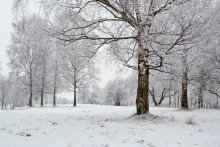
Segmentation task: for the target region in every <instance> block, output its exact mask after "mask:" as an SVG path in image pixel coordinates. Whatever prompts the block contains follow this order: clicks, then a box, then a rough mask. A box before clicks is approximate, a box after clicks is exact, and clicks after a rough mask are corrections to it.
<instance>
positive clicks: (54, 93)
mask: <svg viewBox="0 0 220 147" xmlns="http://www.w3.org/2000/svg"><path fill="white" fill-rule="evenodd" d="M57 66H58V65H57V61H56V64H55V73H54V87H53V106H56V93H57Z"/></svg>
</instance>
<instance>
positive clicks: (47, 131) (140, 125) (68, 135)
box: [0, 105, 220, 147]
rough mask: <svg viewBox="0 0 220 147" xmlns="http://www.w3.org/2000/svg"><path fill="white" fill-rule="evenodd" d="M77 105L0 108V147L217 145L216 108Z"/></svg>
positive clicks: (218, 123) (219, 122)
mask: <svg viewBox="0 0 220 147" xmlns="http://www.w3.org/2000/svg"><path fill="white" fill-rule="evenodd" d="M150 112H151V114H152V115H146V116H136V115H134V114H135V107H115V106H101V105H79V106H77V107H76V108H72V107H70V106H59V107H55V108H53V107H49V106H48V107H43V108H41V107H35V108H25V109H17V110H7V111H0V147H124V146H126V147H220V111H218V110H203V109H202V110H192V111H180V110H177V109H172V108H157V107H151V108H150Z"/></svg>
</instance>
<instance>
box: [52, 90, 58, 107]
mask: <svg viewBox="0 0 220 147" xmlns="http://www.w3.org/2000/svg"><path fill="white" fill-rule="evenodd" d="M56 89H57V88H56V86H54V89H53V106H56Z"/></svg>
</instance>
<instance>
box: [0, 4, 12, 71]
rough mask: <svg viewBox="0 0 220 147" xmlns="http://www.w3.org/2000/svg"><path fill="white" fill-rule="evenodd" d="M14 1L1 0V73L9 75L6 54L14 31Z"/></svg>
mask: <svg viewBox="0 0 220 147" xmlns="http://www.w3.org/2000/svg"><path fill="white" fill-rule="evenodd" d="M11 4H12V0H0V20H1V22H0V67H1V70H0V73H2V74H3V75H7V74H8V71H9V69H8V65H7V63H8V58H7V54H6V50H7V45H8V44H9V41H10V32H11V30H12V27H11V23H12V18H13V16H12V11H11Z"/></svg>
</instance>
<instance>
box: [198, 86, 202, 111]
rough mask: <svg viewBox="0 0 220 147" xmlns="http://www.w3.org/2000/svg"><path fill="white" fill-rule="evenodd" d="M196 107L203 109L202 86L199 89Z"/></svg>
mask: <svg viewBox="0 0 220 147" xmlns="http://www.w3.org/2000/svg"><path fill="white" fill-rule="evenodd" d="M198 107H199V108H203V90H202V86H200V87H199V97H198Z"/></svg>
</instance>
